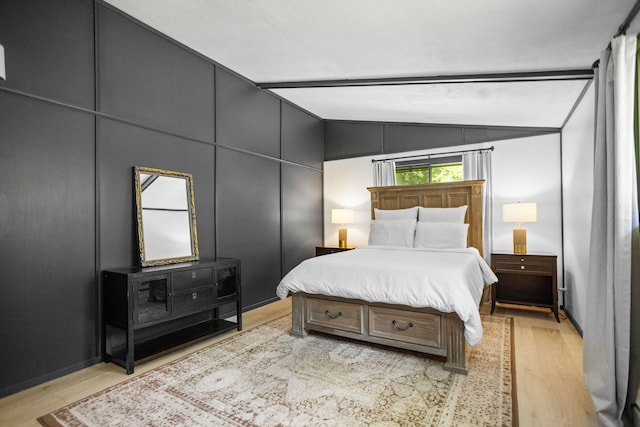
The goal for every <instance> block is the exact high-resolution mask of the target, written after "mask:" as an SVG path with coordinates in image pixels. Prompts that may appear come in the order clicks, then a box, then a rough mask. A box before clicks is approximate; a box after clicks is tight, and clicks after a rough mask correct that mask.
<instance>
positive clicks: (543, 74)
mask: <svg viewBox="0 0 640 427" xmlns="http://www.w3.org/2000/svg"><path fill="white" fill-rule="evenodd" d="M592 77H593V69H592V68H586V69H572V70H550V71H524V72H512V73H483V74H452V75H437V76H421V77H382V78H368V79H342V80H307V81H286V82H266V83H256V86H258V87H259V88H262V89H300V88H321V87H350V86H351V87H353V86H394V85H425V84H442V83H506V82H531V81H534V82H535V81H552V80H589V79H591V78H592Z"/></svg>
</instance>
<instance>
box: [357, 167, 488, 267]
mask: <svg viewBox="0 0 640 427" xmlns="http://www.w3.org/2000/svg"><path fill="white" fill-rule="evenodd" d="M483 185H484V180H479V181H460V182H447V183H438V184H421V185H396V186H392V187H369V188H368V190H369V192H370V193H371V218H372V219H374V218H375V217H374V209H375V208H378V209H405V208H411V207H413V206H422V207H425V208H455V207H458V206H463V205H467V214H466V217H465V223H468V224H469V233H468V236H467V240H468V245H469V246H471V247H474V248H476V249H478V250H479V251H480V255H482V186H483Z"/></svg>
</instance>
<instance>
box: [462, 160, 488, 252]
mask: <svg viewBox="0 0 640 427" xmlns="http://www.w3.org/2000/svg"><path fill="white" fill-rule="evenodd" d="M462 179H464V180H465V181H469V180H476V179H484V181H485V182H484V191H483V192H482V198H483V200H482V218H483V221H482V222H483V224H482V225H483V230H484V234H483V236H482V254H483V257H484V259H485V260H487V262H490V258H491V250H492V248H493V187H492V185H491V151H490V150H486V151H485V150H482V151H470V152H467V153H463V154H462Z"/></svg>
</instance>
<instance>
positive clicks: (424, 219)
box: [369, 205, 469, 249]
mask: <svg viewBox="0 0 640 427" xmlns="http://www.w3.org/2000/svg"><path fill="white" fill-rule="evenodd" d="M466 213H467V206H466V205H465V206H460V207H457V208H423V207H418V206H416V207H413V208H409V209H397V210H383V209H374V214H375V218H376V219H375V220H372V221H371V232H370V234H369V244H370V245H382V246H402V247H415V248H428V249H459V248H466V247H467V232H468V229H469V224H465V223H464V217H465V215H466Z"/></svg>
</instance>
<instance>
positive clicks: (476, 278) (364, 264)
mask: <svg viewBox="0 0 640 427" xmlns="http://www.w3.org/2000/svg"><path fill="white" fill-rule="evenodd" d="M497 281H498V278H497V277H496V276H495V274H493V271H491V268H489V266H488V265H487V263H486V262H485V260H484V259H482V257H481V256H480V254H479V253H478V251H477V250H476V249H474V248H468V249H457V250H434V249H418V248H396V247H388V246H364V247H359V248H357V249H354V250H352V251H345V252H339V253H336V254H331V255H324V256H320V257H315V258H310V259H307V260H305V261H303V262H302V263H300V264H299V265H298V266H297V267H295V268H294V269H293V270H291V271H290V272H289V273H288V274H287V275H286V276H285V277H284V278H283V279H282V281H281V282H280V284H279V285H278V288H277V289H276V293H277V295H278V296H279V297H280V298H281V299H284V298H286V297H287V295H288V294H289V292H299V291H302V292H306V293H309V294H319V295H333V296H339V297H344V298H357V299H361V300H364V301H368V302H383V303H388V304H401V305H407V306H411V307H431V308H435V309H436V310H439V311H442V312H447V313H450V312H455V313H456V314H457V315H458V316H459V317H460V319H461V320H462V321H463V322H464V326H465V332H464V336H465V338H466V340H467V342H468V343H469V344H470V345H472V346H473V345H476V344H478V343H479V342H480V339H481V338H482V324H481V322H480V312H479V311H478V305H479V304H480V299H481V298H482V290H483V288H484V286H485V285H489V284H491V283H495V282H497Z"/></svg>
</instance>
